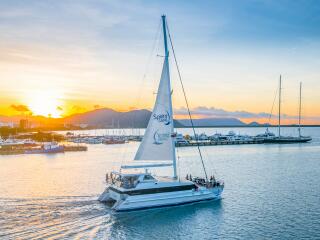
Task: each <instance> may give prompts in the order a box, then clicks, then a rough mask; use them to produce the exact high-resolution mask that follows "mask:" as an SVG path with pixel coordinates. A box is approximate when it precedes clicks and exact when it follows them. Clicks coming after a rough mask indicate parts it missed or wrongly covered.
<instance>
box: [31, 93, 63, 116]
mask: <svg viewBox="0 0 320 240" xmlns="http://www.w3.org/2000/svg"><path fill="white" fill-rule="evenodd" d="M27 99H28V104H27V105H28V107H29V108H30V110H31V112H32V114H33V115H41V116H46V117H54V118H58V117H61V115H62V113H63V109H62V107H61V103H62V102H61V100H60V99H61V96H60V95H59V94H58V93H56V92H53V91H41V92H40V91H39V92H34V93H32V94H30V95H29V96H28V98H27Z"/></svg>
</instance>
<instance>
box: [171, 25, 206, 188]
mask: <svg viewBox="0 0 320 240" xmlns="http://www.w3.org/2000/svg"><path fill="white" fill-rule="evenodd" d="M166 27H167V30H168V36H169V39H170V45H171V49H172V53H173V57H174V62H175V64H176V68H177V71H178V76H179V80H180V84H181V88H182V92H183V96H184V100H185V102H186V106H187V110H188V115H189V119H190V123H191V127H192V130H193V134H194V137H195V140H196V144H197V148H198V152H199V156H200V159H201V163H202V167H203V171H204V174H205V177H206V181H207V182H208V181H209V180H208V175H207V170H206V167H205V165H204V162H203V158H202V153H201V150H200V144H199V142H198V139H197V137H196V131H195V129H194V124H193V120H192V116H191V112H190V108H189V103H188V99H187V95H186V91H185V89H184V86H183V82H182V77H181V74H180V68H179V65H178V62H177V58H176V54H175V52H174V48H173V43H172V39H171V34H170V31H169V27H168V24H166Z"/></svg>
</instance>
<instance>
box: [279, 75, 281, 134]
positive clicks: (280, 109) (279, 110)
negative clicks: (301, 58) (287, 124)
mask: <svg viewBox="0 0 320 240" xmlns="http://www.w3.org/2000/svg"><path fill="white" fill-rule="evenodd" d="M280 129H281V75H280V80H279V119H278V136H279V138H280Z"/></svg>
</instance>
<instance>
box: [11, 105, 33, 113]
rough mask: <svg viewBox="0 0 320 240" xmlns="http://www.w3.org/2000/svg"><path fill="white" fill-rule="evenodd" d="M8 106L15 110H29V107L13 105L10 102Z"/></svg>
mask: <svg viewBox="0 0 320 240" xmlns="http://www.w3.org/2000/svg"><path fill="white" fill-rule="evenodd" d="M10 107H11V108H12V109H14V110H15V111H17V112H30V109H29V108H28V106H26V105H15V104H12V105H11V106H10Z"/></svg>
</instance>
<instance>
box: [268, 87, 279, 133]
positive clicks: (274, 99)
mask: <svg viewBox="0 0 320 240" xmlns="http://www.w3.org/2000/svg"><path fill="white" fill-rule="evenodd" d="M277 94H278V88H277V90H276V93H275V95H274V98H273V103H272V107H271V111H270V114H269V119H268V124H270V120H271V116H272V112H273V108H274V103H275V101H276V98H277ZM267 129H268V127H267Z"/></svg>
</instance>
